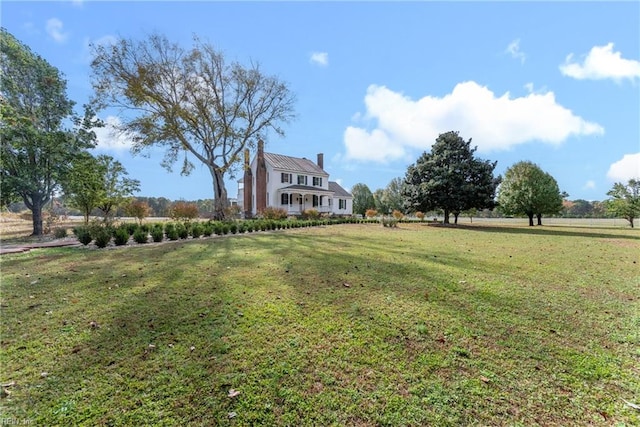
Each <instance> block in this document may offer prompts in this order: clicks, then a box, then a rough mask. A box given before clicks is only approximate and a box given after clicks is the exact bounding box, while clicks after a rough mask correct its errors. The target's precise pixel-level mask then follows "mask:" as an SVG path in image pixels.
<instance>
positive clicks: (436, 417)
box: [0, 223, 640, 426]
mask: <svg viewBox="0 0 640 427" xmlns="http://www.w3.org/2000/svg"><path fill="white" fill-rule="evenodd" d="M639 253H640V234H639V233H638V232H637V231H635V230H630V229H624V228H606V227H602V228H590V227H584V226H582V227H556V226H553V227H550V226H546V227H534V228H529V227H526V226H494V225H488V224H480V225H476V224H475V223H474V225H473V226H464V227H437V226H426V225H420V224H400V226H399V228H397V229H391V228H383V227H381V226H379V225H374V224H360V225H336V226H330V227H317V228H307V229H296V230H287V231H281V232H269V233H252V234H245V235H239V236H230V237H216V238H211V239H200V240H197V241H177V242H169V243H163V244H160V245H145V246H137V247H124V248H117V249H107V250H95V249H89V248H86V247H82V248H60V249H47V250H35V251H31V252H28V253H25V254H18V255H3V256H2V258H1V259H0V262H1V268H2V288H1V291H2V295H1V308H2V333H1V350H0V367H1V370H2V371H1V373H0V382H1V383H2V384H3V385H4V386H6V387H3V390H5V391H6V392H8V393H9V394H8V396H7V395H5V396H4V397H3V398H2V399H0V404H1V405H2V414H1V415H0V418H2V419H3V420H14V421H20V420H22V422H30V423H31V424H30V425H43V426H44V425H47V426H50V425H88V426H94V425H136V426H138V425H154V426H155V425H206V426H211V425H236V426H245V425H291V426H305V425H309V426H311V425H318V426H325V425H351V426H377V425H389V426H408V425H416V426H418V425H436V426H438V425H456V426H457V425H509V426H518V425H521V426H531V425H544V426H550V425H562V426H568V425H620V426H623V425H627V426H631V425H638V424H640V412H638V411H637V410H636V409H633V408H631V407H630V406H629V405H627V404H626V403H625V400H626V401H629V402H632V403H640V380H639V378H640V293H639V290H640V268H639V263H640V259H639V255H638V254H639ZM623 399H624V400H623Z"/></svg>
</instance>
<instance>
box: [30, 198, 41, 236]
mask: <svg viewBox="0 0 640 427" xmlns="http://www.w3.org/2000/svg"><path fill="white" fill-rule="evenodd" d="M31 216H32V218H33V234H32V236H42V234H43V227H42V204H41V203H37V202H36V203H33V208H32V209H31Z"/></svg>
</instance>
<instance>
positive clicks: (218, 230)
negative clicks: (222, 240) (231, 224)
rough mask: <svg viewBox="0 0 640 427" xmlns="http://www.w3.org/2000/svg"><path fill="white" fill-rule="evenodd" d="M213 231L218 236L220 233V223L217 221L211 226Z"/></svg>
mask: <svg viewBox="0 0 640 427" xmlns="http://www.w3.org/2000/svg"><path fill="white" fill-rule="evenodd" d="M213 232H214V233H216V234H217V235H218V236H221V235H222V224H221V223H219V222H216V223H215V224H214V226H213Z"/></svg>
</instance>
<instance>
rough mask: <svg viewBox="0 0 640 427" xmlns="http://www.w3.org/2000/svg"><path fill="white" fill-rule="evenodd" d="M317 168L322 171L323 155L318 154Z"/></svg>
mask: <svg viewBox="0 0 640 427" xmlns="http://www.w3.org/2000/svg"><path fill="white" fill-rule="evenodd" d="M318 166H320V169H322V170H324V154H322V153H318Z"/></svg>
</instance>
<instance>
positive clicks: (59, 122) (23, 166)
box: [0, 28, 99, 235]
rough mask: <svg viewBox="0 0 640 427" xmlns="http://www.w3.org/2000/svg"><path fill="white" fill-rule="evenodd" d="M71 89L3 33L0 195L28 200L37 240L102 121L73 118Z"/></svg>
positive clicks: (89, 113)
mask: <svg viewBox="0 0 640 427" xmlns="http://www.w3.org/2000/svg"><path fill="white" fill-rule="evenodd" d="M66 89H67V83H66V81H65V80H64V78H63V76H62V74H61V73H60V71H59V70H58V69H57V68H55V67H53V66H52V65H50V64H49V63H48V62H47V61H45V60H44V59H43V58H42V57H40V56H39V55H37V54H35V53H34V52H32V51H31V49H30V48H29V47H28V46H26V45H24V44H23V43H21V42H20V41H18V40H17V39H16V38H15V37H13V35H11V34H10V33H9V32H7V31H6V30H5V29H4V28H2V29H1V30H0V117H1V118H2V119H1V120H0V141H1V148H0V193H2V194H3V195H5V196H3V200H4V201H6V200H11V199H12V198H15V196H19V197H20V198H21V199H22V200H23V201H24V203H25V205H26V206H27V208H28V209H29V210H31V212H32V218H33V234H34V235H41V234H43V231H44V230H43V224H42V222H43V221H42V210H43V207H44V206H45V205H46V204H47V203H48V202H49V201H50V200H51V197H52V195H53V194H54V193H55V192H56V190H58V188H59V187H60V184H61V180H62V177H63V176H64V174H65V170H66V168H67V166H68V165H69V164H70V163H71V160H72V159H73V157H74V156H75V155H77V154H78V153H79V152H82V151H83V150H84V149H86V148H89V147H92V146H93V145H94V144H95V134H94V133H93V132H92V131H91V129H92V128H93V127H95V126H98V125H99V122H97V121H95V120H94V114H93V112H92V111H91V109H89V108H87V107H85V116H84V119H80V118H78V117H76V116H74V115H73V106H74V103H73V102H72V101H71V100H69V99H68V98H67V94H66ZM64 123H73V125H74V128H73V129H72V130H68V129H64V128H63V124H64ZM7 196H8V197H7Z"/></svg>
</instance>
